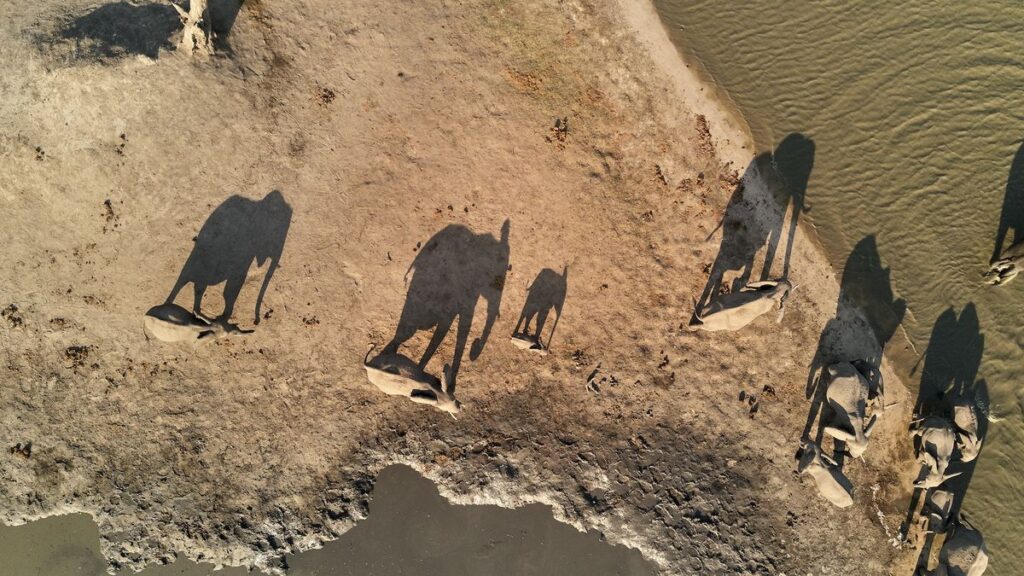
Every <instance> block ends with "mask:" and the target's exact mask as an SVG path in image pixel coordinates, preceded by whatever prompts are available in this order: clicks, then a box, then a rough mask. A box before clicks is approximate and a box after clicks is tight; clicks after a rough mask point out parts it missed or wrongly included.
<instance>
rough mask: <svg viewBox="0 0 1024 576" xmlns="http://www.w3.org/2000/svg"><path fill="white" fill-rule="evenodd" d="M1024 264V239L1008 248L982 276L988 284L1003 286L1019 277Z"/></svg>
mask: <svg viewBox="0 0 1024 576" xmlns="http://www.w3.org/2000/svg"><path fill="white" fill-rule="evenodd" d="M1022 266H1024V241H1021V242H1017V243H1016V244H1014V245H1013V246H1010V247H1009V248H1007V249H1006V250H1005V251H1004V252H1003V253H1002V255H1001V256H1000V257H999V260H996V261H995V262H993V263H992V264H991V265H989V268H988V271H987V272H985V274H984V275H983V276H982V277H983V279H984V281H985V283H986V284H991V285H993V286H1001V285H1003V284H1006V283H1007V282H1009V281H1010V280H1013V279H1014V278H1016V277H1017V274H1019V273H1020V269H1021V267H1022Z"/></svg>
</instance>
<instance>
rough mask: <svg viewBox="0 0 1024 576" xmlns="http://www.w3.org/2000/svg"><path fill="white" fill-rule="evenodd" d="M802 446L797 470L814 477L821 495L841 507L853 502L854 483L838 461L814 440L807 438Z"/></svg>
mask: <svg viewBox="0 0 1024 576" xmlns="http://www.w3.org/2000/svg"><path fill="white" fill-rule="evenodd" d="M800 448H801V450H802V452H803V454H802V455H801V456H800V464H799V465H798V467H797V470H798V471H799V472H800V474H808V475H810V476H811V478H813V479H814V485H815V486H817V488H818V493H819V494H821V497H822V498H824V499H826V500H828V501H829V502H831V503H832V504H833V505H835V506H837V507H839V508H847V507H849V506H850V505H851V504H853V484H852V483H851V482H850V480H849V479H848V478H847V477H846V476H845V475H843V471H842V470H840V469H839V465H838V464H837V463H836V461H835V460H833V459H831V458H829V457H828V456H827V455H826V454H825V453H823V452H822V451H821V448H819V447H818V445H817V444H816V443H815V442H814V441H813V440H806V439H805V440H804V441H803V443H802V445H801V447H800Z"/></svg>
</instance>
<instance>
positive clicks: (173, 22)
mask: <svg viewBox="0 0 1024 576" xmlns="http://www.w3.org/2000/svg"><path fill="white" fill-rule="evenodd" d="M243 1H244V0H209V4H208V10H209V12H208V14H209V18H210V26H211V28H212V29H213V31H214V33H215V34H216V38H215V42H216V44H217V46H218V47H220V48H226V49H230V46H228V43H227V40H228V37H229V34H230V32H231V29H232V28H233V27H234V25H235V20H236V19H237V18H238V12H239V11H240V10H241V8H242V4H243ZM179 5H187V3H185V2H179ZM181 28H182V24H181V19H180V18H179V16H178V12H177V11H176V10H175V9H174V7H173V6H171V5H170V4H166V3H162V2H154V3H149V4H135V3H132V2H127V1H122V2H111V3H109V4H103V5H101V6H98V7H95V8H92V9H90V10H88V11H87V12H85V13H82V14H79V15H77V16H76V15H71V16H68V17H67V18H65V19H64V20H63V21H62V22H61V23H60V24H59V25H58V28H57V30H56V31H55V33H54V34H53V36H51V37H49V38H43V37H39V38H37V44H39V45H52V44H54V43H55V42H71V43H72V44H73V45H74V57H75V58H80V59H86V60H95V61H102V60H113V59H118V58H126V57H131V56H146V57H148V58H152V59H157V58H159V57H160V51H161V50H174V48H175V44H176V41H175V39H174V36H175V35H176V34H177V32H179V31H180V30H181Z"/></svg>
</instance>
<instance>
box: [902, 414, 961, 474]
mask: <svg viewBox="0 0 1024 576" xmlns="http://www.w3.org/2000/svg"><path fill="white" fill-rule="evenodd" d="M910 435H911V436H916V437H919V438H920V439H921V447H920V449H919V450H918V455H917V459H918V461H919V462H921V464H923V465H924V467H925V470H926V472H927V474H926V475H925V477H924V478H921V479H919V480H918V481H917V482H914V486H916V487H918V488H935V487H937V486H939V485H940V484H942V483H943V482H945V481H946V480H949V479H950V478H953V477H954V476H959V475H960V474H961V473H960V472H956V473H954V474H946V468H947V467H948V466H949V462H950V460H951V459H952V458H953V446H954V445H955V443H956V435H955V434H954V433H953V425H952V424H951V423H950V421H949V420H947V419H946V418H942V417H940V416H929V417H927V418H925V419H924V420H923V421H921V422H919V423H918V426H917V427H916V428H914V429H913V430H912V431H911V432H910Z"/></svg>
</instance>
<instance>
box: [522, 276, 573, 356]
mask: <svg viewBox="0 0 1024 576" xmlns="http://www.w3.org/2000/svg"><path fill="white" fill-rule="evenodd" d="M568 279H569V267H568V266H565V267H563V268H562V273H561V274H559V273H558V272H555V271H554V270H552V269H550V268H545V269H543V270H541V271H540V274H537V278H536V279H534V281H533V283H532V284H530V286H529V292H528V293H527V295H526V303H525V304H523V311H522V312H520V313H519V320H517V321H516V328H515V330H513V332H512V343H513V344H515V345H517V346H519V347H520V348H524V349H527V350H532V351H535V352H541V353H544V352H545V351H546V350H547V349H548V348H550V347H551V339H552V338H554V337H555V328H557V327H558V320H559V319H560V318H561V317H562V306H564V305H565V293H566V291H567V288H568ZM552 310H554V311H555V323H554V325H553V326H552V327H551V334H550V335H549V336H548V342H547V344H545V343H544V341H543V332H544V326H545V325H546V324H547V321H548V314H550V313H551V311H552ZM534 320H536V323H534ZM531 323H534V331H533V335H532V336H531V335H530V324H531Z"/></svg>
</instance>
